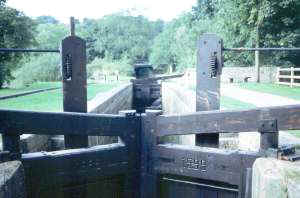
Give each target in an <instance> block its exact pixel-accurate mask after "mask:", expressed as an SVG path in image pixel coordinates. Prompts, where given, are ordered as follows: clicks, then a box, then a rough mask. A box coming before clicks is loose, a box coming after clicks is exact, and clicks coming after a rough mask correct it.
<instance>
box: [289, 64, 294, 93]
mask: <svg viewBox="0 0 300 198" xmlns="http://www.w3.org/2000/svg"><path fill="white" fill-rule="evenodd" d="M294 77H295V70H294V67H291V84H290V87H291V88H292V87H293V85H294V81H295V80H294Z"/></svg>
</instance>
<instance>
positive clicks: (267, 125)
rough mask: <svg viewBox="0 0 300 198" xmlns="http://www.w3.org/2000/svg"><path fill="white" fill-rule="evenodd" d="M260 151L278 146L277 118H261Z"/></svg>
mask: <svg viewBox="0 0 300 198" xmlns="http://www.w3.org/2000/svg"><path fill="white" fill-rule="evenodd" d="M258 131H259V132H260V135H261V136H260V151H266V150H268V149H269V148H275V149H277V148H278V127H277V120H263V121H262V122H261V123H260V127H259V130H258Z"/></svg>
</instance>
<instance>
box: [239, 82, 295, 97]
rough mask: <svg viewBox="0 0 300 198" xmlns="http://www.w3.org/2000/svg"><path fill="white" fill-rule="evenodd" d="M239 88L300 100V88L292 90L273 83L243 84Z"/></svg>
mask: <svg viewBox="0 0 300 198" xmlns="http://www.w3.org/2000/svg"><path fill="white" fill-rule="evenodd" d="M238 86H239V87H241V88H243V89H248V90H252V91H257V92H261V93H269V94H274V95H278V96H283V97H287V98H290V99H295V100H300V87H293V88H290V87H289V86H285V85H277V84H272V83H241V84H238Z"/></svg>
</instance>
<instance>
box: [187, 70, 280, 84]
mask: <svg viewBox="0 0 300 198" xmlns="http://www.w3.org/2000/svg"><path fill="white" fill-rule="evenodd" d="M276 69H277V67H261V68H260V79H261V82H262V83H273V82H276V72H277V70H276ZM255 76H256V71H255V67H254V66H253V67H226V66H225V67H224V68H223V70H222V75H221V82H223V83H229V82H230V79H231V78H232V79H233V82H234V83H240V82H244V79H245V78H246V77H250V78H249V79H248V81H249V82H254V81H255ZM184 79H185V81H191V82H193V83H196V69H194V68H190V69H187V70H186V73H185V76H184Z"/></svg>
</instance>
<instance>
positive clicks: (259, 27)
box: [215, 0, 300, 65]
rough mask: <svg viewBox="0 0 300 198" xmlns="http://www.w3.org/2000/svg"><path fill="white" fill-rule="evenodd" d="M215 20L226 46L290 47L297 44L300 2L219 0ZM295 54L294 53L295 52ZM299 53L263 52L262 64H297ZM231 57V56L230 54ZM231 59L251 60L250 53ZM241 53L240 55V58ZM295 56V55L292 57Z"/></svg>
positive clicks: (248, 62) (291, 0) (251, 55)
mask: <svg viewBox="0 0 300 198" xmlns="http://www.w3.org/2000/svg"><path fill="white" fill-rule="evenodd" d="M220 2H221V3H219V5H220V7H219V10H218V13H217V15H216V20H215V21H218V22H219V24H220V27H221V28H220V29H219V30H220V31H219V33H220V34H221V35H222V37H223V38H225V40H226V41H227V42H225V43H227V45H228V46H229V47H233V46H234V47H240V46H246V47H256V46H260V47H278V46H286V47H294V46H297V45H298V44H299V43H298V42H299V36H300V35H299V25H300V20H299V18H300V13H299V10H300V2H299V1H297V0H284V1H281V0H259V1H258V0H229V1H228V0H220ZM297 54H298V55H297ZM299 55H300V54H299V53H292V52H289V53H276V54H270V53H263V54H262V56H261V59H262V61H263V62H265V63H271V64H277V65H279V64H282V63H287V61H288V62H289V63H293V64H299ZM234 56H235V57H234ZM234 56H232V57H231V59H233V60H236V61H238V60H241V61H239V62H243V63H246V64H252V63H253V54H250V53H242V54H240V56H236V55H234ZM241 56H243V58H242V57H241ZM296 57H298V58H296Z"/></svg>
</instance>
